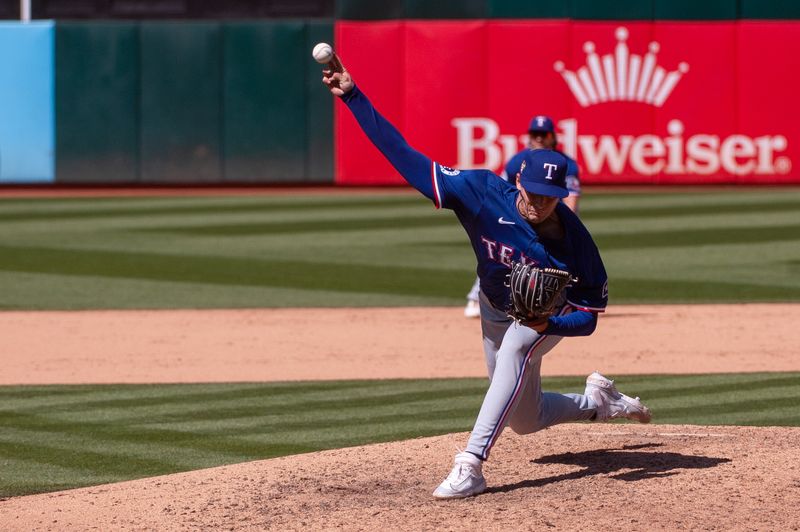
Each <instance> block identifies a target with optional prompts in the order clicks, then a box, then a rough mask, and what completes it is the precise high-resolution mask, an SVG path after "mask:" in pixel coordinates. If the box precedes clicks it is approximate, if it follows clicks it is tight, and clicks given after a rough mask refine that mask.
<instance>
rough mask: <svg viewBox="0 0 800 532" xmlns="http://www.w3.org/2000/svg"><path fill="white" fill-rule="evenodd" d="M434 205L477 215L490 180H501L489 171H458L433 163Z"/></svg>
mask: <svg viewBox="0 0 800 532" xmlns="http://www.w3.org/2000/svg"><path fill="white" fill-rule="evenodd" d="M433 168H434V169H433V190H434V203H435V204H436V206H437V207H444V208H445V209H454V210H459V209H460V210H463V211H466V212H469V213H471V214H472V215H476V214H477V213H478V211H479V210H480V208H481V205H482V204H483V200H484V198H485V197H486V187H487V186H488V183H489V180H490V179H499V178H498V176H495V175H494V174H492V173H491V172H490V171H489V170H458V169H455V168H449V167H447V166H443V165H441V164H439V163H433Z"/></svg>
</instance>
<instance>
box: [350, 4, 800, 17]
mask: <svg viewBox="0 0 800 532" xmlns="http://www.w3.org/2000/svg"><path fill="white" fill-rule="evenodd" d="M336 17H337V18H340V19H347V20H380V19H484V18H490V19H491V18H505V19H515V18H516V19H519V18H528V19H530V18H558V19H576V20H620V21H622V20H653V19H664V20H734V19H796V18H800V2H794V1H791V0H703V1H697V0H560V1H556V2H553V1H542V0H439V1H437V2H430V1H427V0H385V1H383V2H373V1H371V0H338V1H337V2H336Z"/></svg>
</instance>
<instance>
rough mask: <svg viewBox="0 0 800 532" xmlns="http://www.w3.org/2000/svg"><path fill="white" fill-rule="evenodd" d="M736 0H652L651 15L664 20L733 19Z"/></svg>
mask: <svg viewBox="0 0 800 532" xmlns="http://www.w3.org/2000/svg"><path fill="white" fill-rule="evenodd" d="M738 7H739V3H738V1H737V0H703V1H702V2H698V1H697V0H654V4H653V15H654V16H655V18H656V19H666V20H709V19H711V20H734V19H736V18H737V16H738V15H739V9H738Z"/></svg>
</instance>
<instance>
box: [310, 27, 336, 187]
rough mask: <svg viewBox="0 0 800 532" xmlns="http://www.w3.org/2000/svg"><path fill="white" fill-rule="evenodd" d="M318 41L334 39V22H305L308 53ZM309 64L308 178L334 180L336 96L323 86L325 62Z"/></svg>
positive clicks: (331, 181) (330, 181)
mask: <svg viewBox="0 0 800 532" xmlns="http://www.w3.org/2000/svg"><path fill="white" fill-rule="evenodd" d="M318 42H328V43H332V42H333V23H332V22H328V21H322V22H314V21H308V22H306V42H305V48H304V50H305V51H306V53H310V52H309V51H310V50H312V49H313V48H314V45H315V44H316V43H318ZM303 64H304V65H306V124H307V127H306V143H307V144H306V157H305V163H306V164H305V179H306V180H307V181H313V182H326V183H333V104H334V101H333V97H332V96H331V94H330V93H329V92H328V91H327V90H324V87H323V86H322V82H321V79H322V72H321V70H322V68H321V67H322V65H320V64H318V63H317V62H315V61H305V62H304V63H303Z"/></svg>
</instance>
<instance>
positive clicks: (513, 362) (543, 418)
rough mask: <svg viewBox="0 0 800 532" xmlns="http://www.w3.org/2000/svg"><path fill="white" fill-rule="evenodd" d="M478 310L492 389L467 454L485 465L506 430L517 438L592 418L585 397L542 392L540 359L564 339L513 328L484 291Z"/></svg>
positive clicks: (592, 411)
mask: <svg viewBox="0 0 800 532" xmlns="http://www.w3.org/2000/svg"><path fill="white" fill-rule="evenodd" d="M480 305H481V328H482V331H483V349H484V353H485V355H486V367H487V368H488V370H489V381H490V384H489V390H488V391H487V392H486V397H485V398H484V399H483V405H482V406H481V410H480V413H479V414H478V419H477V420H476V421H475V427H474V428H473V429H472V434H471V435H470V438H469V443H468V444H467V448H466V450H467V451H469V452H470V453H472V454H475V455H477V456H480V457H481V458H483V459H484V460H486V459H487V458H488V457H489V452H490V451H491V448H492V446H493V445H494V444H495V442H496V441H497V439H498V438H499V437H500V434H501V433H502V432H503V429H504V428H505V427H506V425H508V426H510V427H511V430H513V431H514V432H516V433H517V434H530V433H532V432H536V431H538V430H542V429H545V428H547V427H550V426H552V425H556V424H558V423H567V422H570V421H583V420H588V419H591V418H592V417H593V416H594V414H595V408H596V405H595V403H594V401H593V400H591V399H590V398H589V397H587V396H585V395H579V394H573V393H569V394H560V393H550V392H542V379H541V367H542V357H543V356H544V355H545V354H546V353H547V352H548V351H550V350H551V349H552V348H553V347H555V346H556V344H557V343H558V342H559V341H561V338H562V337H561V336H548V335H546V334H545V335H540V334H539V333H537V332H536V331H534V330H533V329H531V328H530V327H525V326H523V325H520V324H518V323H516V322H515V321H514V320H512V319H511V318H509V317H508V316H507V315H506V313H505V312H504V311H501V310H499V309H496V308H494V307H493V306H492V304H491V303H490V302H489V300H488V299H487V298H486V296H485V295H484V294H483V292H481V294H480ZM565 311H566V310H565Z"/></svg>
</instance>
